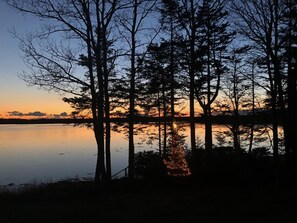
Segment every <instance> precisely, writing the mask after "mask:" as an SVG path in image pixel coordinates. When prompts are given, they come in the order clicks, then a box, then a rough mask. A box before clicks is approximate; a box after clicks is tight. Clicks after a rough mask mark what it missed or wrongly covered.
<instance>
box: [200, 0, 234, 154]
mask: <svg viewBox="0 0 297 223" xmlns="http://www.w3.org/2000/svg"><path fill="white" fill-rule="evenodd" d="M224 3H225V2H224V1H220V0H204V1H203V4H202V6H200V8H199V22H198V29H197V38H198V41H199V51H198V52H197V53H199V59H200V63H201V64H202V66H201V67H200V70H199V72H197V73H196V75H195V95H196V99H197V100H198V102H199V104H200V106H201V107H202V109H203V116H204V118H205V148H206V150H207V151H210V150H211V148H212V123H211V115H212V114H211V113H212V112H211V110H212V107H211V105H212V103H213V102H214V100H215V99H216V97H217V96H218V92H219V89H220V84H221V76H222V75H223V74H224V73H225V71H226V67H225V65H224V61H223V60H224V56H225V54H226V52H227V47H228V44H229V43H230V42H231V41H232V39H233V37H234V33H232V32H229V30H228V27H229V23H228V22H227V21H226V20H227V16H228V13H227V12H226V11H225V10H224Z"/></svg>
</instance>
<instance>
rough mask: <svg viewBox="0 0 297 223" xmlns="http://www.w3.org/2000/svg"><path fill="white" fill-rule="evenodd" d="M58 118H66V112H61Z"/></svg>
mask: <svg viewBox="0 0 297 223" xmlns="http://www.w3.org/2000/svg"><path fill="white" fill-rule="evenodd" d="M60 116H61V117H67V116H68V114H67V112H62V113H61V114H60Z"/></svg>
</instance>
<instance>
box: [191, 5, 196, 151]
mask: <svg viewBox="0 0 297 223" xmlns="http://www.w3.org/2000/svg"><path fill="white" fill-rule="evenodd" d="M190 4H191V25H190V26H191V27H190V28H191V30H190V32H191V33H190V70H189V76H190V131H191V150H192V153H193V151H194V150H195V149H196V134H195V104H194V96H195V89H194V88H195V86H194V84H195V83H194V81H195V79H194V77H195V39H196V25H195V10H194V0H191V3H190Z"/></svg>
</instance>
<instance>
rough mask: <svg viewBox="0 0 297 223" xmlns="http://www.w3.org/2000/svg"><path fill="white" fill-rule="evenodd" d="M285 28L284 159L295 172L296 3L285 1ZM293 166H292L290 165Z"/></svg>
mask: <svg viewBox="0 0 297 223" xmlns="http://www.w3.org/2000/svg"><path fill="white" fill-rule="evenodd" d="M285 5H286V8H285V15H284V20H285V25H286V26H285V27H284V28H283V29H282V32H281V37H282V38H281V39H282V42H284V46H285V59H286V63H287V73H288V80H287V81H288V90H287V92H288V116H287V117H288V118H287V119H286V122H287V127H288V136H287V148H286V158H287V161H288V164H289V166H290V167H292V166H293V165H294V167H293V168H294V169H295V171H296V170H297V168H296V161H297V137H296V132H297V123H296V117H295V116H296V112H297V110H296V104H297V91H296V88H297V84H296V81H297V78H296V75H297V74H296V72H297V63H296V61H297V47H296V44H297V7H296V5H297V1H296V0H288V1H285ZM292 164H293V165H292Z"/></svg>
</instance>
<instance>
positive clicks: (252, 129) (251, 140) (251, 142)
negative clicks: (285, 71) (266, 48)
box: [248, 63, 255, 154]
mask: <svg viewBox="0 0 297 223" xmlns="http://www.w3.org/2000/svg"><path fill="white" fill-rule="evenodd" d="M254 118H255V74H254V63H253V64H252V123H251V132H250V143H249V150H248V153H249V154H251V153H252V148H253V141H254V128H255V126H254Z"/></svg>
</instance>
